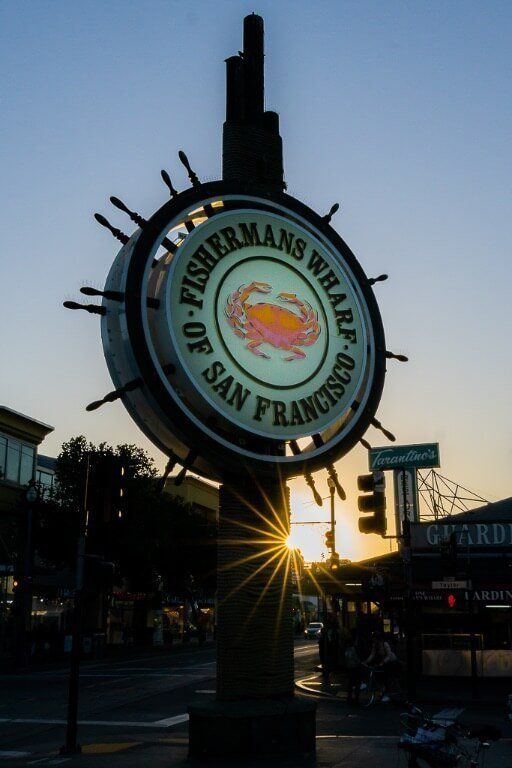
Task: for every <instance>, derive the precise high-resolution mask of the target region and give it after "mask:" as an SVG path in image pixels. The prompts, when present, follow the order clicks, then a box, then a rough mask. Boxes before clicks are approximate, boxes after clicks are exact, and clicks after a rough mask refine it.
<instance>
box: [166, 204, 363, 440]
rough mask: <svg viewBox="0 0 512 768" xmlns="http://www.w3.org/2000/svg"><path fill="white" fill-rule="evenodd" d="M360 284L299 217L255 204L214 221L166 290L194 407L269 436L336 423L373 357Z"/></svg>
mask: <svg viewBox="0 0 512 768" xmlns="http://www.w3.org/2000/svg"><path fill="white" fill-rule="evenodd" d="M181 249H182V250H181ZM177 255H178V254H177ZM355 286H356V284H355V281H354V276H353V274H351V272H350V271H349V270H348V268H347V266H346V265H343V264H341V263H340V262H339V260H337V259H336V258H334V256H333V254H332V252H331V250H330V249H329V248H327V247H326V245H325V244H323V243H322V242H321V241H320V240H318V239H317V237H314V236H313V233H312V232H311V231H308V228H307V227H306V226H304V225H303V224H301V222H300V221H298V220H295V221H293V220H290V219H289V218H285V217H283V216H282V215H276V213H274V212H270V211H265V212H263V211H261V210H258V209H257V208H251V207H248V208H246V209H245V210H244V209H237V210H226V211H222V212H221V211H219V212H218V213H217V214H216V215H215V216H213V217H211V219H210V220H209V221H207V222H206V221H205V222H204V223H203V225H202V226H201V227H198V228H197V229H196V230H195V231H194V232H192V233H191V234H189V235H188V237H187V239H186V241H185V242H184V243H183V245H182V246H180V252H179V258H176V257H174V258H173V260H172V264H171V266H170V269H169V272H168V276H167V280H166V285H165V287H164V285H163V284H162V286H161V290H160V293H159V295H162V296H163V295H165V303H166V307H167V308H168V321H167V326H166V327H164V332H165V333H167V330H168V329H169V331H170V334H171V337H172V340H173V346H175V349H176V351H177V353H178V355H179V359H180V364H181V366H182V367H183V368H184V369H185V370H186V372H187V375H188V377H189V380H190V381H191V382H192V383H193V386H194V390H195V391H194V400H195V403H196V406H197V407H199V408H201V407H204V408H206V409H208V408H210V409H214V411H215V412H216V413H217V414H219V416H221V415H222V417H223V418H224V419H226V420H227V421H228V422H229V423H230V424H232V425H233V426H234V427H235V428H238V429H245V430H247V431H249V432H251V433H252V434H257V435H258V436H261V437H264V438H270V439H276V438H277V439H279V440H283V439H290V438H294V439H297V438H301V437H305V436H307V435H309V434H311V432H312V431H314V432H317V433H320V432H322V431H323V430H324V429H326V428H328V427H330V426H332V424H334V423H335V422H336V421H337V420H338V419H339V416H340V412H344V411H346V410H347V408H350V405H351V403H352V402H353V401H354V399H355V398H357V393H358V392H359V391H360V388H361V384H362V380H363V379H364V377H365V373H366V372H367V370H368V366H369V365H371V364H372V362H373V361H372V359H371V358H372V352H371V345H370V352H369V351H368V327H369V318H368V316H367V312H366V309H365V302H364V299H363V296H362V294H361V293H360V292H358V290H357V288H356V287H355ZM190 397H191V396H190V393H189V398H190ZM205 414H206V410H205Z"/></svg>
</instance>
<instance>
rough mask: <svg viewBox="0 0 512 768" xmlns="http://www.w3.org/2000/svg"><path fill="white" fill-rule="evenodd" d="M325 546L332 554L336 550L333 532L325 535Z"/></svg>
mask: <svg viewBox="0 0 512 768" xmlns="http://www.w3.org/2000/svg"><path fill="white" fill-rule="evenodd" d="M325 546H326V547H327V549H328V550H329V551H330V552H332V550H333V548H334V533H333V531H327V533H326V534H325Z"/></svg>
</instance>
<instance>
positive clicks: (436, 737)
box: [398, 705, 501, 768]
mask: <svg viewBox="0 0 512 768" xmlns="http://www.w3.org/2000/svg"><path fill="white" fill-rule="evenodd" d="M400 723H401V725H402V726H403V729H404V730H403V733H402V734H401V736H400V741H399V743H398V748H399V749H402V750H403V751H405V753H406V755H407V767H408V768H421V766H423V765H427V766H429V768H454V766H457V768H478V766H480V765H482V764H483V760H484V755H485V751H486V750H487V749H489V747H490V746H491V744H490V742H491V741H497V740H498V739H499V738H500V736H501V734H500V732H499V731H498V729H497V728H494V726H482V727H481V728H469V727H468V726H465V725H463V724H462V723H458V722H449V723H442V722H440V721H437V720H434V719H432V718H431V717H428V716H427V715H425V714H424V713H423V712H422V711H421V709H418V707H415V706H413V705H409V711H408V712H403V713H402V714H401V715H400Z"/></svg>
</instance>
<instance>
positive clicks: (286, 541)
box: [284, 533, 295, 549]
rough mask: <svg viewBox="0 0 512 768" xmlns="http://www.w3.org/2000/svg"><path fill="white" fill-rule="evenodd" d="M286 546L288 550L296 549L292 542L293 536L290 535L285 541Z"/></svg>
mask: <svg viewBox="0 0 512 768" xmlns="http://www.w3.org/2000/svg"><path fill="white" fill-rule="evenodd" d="M284 545H285V547H286V548H287V549H295V545H294V543H293V541H292V534H291V533H289V534H288V536H287V537H286V539H285V540H284Z"/></svg>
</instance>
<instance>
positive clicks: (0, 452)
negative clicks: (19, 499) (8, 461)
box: [0, 435, 7, 480]
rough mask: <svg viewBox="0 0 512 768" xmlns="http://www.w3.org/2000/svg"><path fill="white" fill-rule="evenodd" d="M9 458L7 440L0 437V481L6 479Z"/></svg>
mask: <svg viewBox="0 0 512 768" xmlns="http://www.w3.org/2000/svg"><path fill="white" fill-rule="evenodd" d="M6 456H7V440H6V439H5V437H2V436H1V435H0V480H1V479H2V478H3V477H5V458H6Z"/></svg>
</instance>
